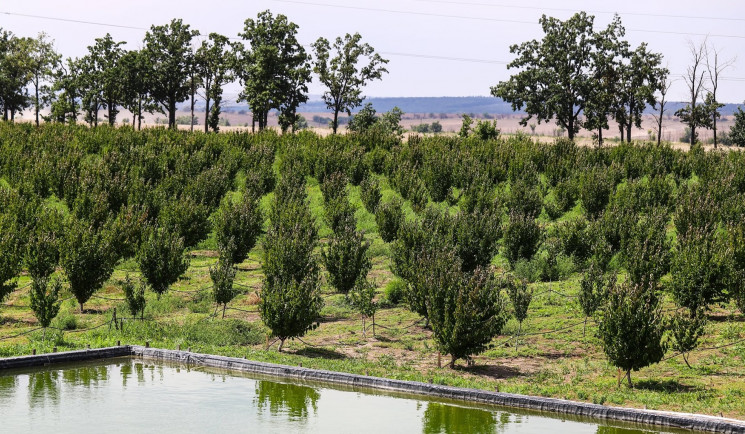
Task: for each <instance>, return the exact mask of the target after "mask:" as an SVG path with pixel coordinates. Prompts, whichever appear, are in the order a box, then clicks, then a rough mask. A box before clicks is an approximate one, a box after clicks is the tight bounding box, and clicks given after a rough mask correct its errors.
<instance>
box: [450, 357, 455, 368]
mask: <svg viewBox="0 0 745 434" xmlns="http://www.w3.org/2000/svg"><path fill="white" fill-rule="evenodd" d="M455 360H456V358H455V356H454V355H452V354H451V355H450V365H449V366H450V369H455Z"/></svg>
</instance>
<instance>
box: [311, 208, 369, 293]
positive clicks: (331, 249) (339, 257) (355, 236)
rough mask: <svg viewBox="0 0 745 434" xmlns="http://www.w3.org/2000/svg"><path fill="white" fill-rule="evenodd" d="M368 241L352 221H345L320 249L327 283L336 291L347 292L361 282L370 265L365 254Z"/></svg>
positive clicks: (365, 276) (363, 280)
mask: <svg viewBox="0 0 745 434" xmlns="http://www.w3.org/2000/svg"><path fill="white" fill-rule="evenodd" d="M369 248H370V243H369V242H368V241H367V240H365V235H364V234H363V233H362V232H358V231H357V230H356V226H355V224H354V222H346V223H345V224H344V225H343V226H340V227H338V228H337V231H335V232H334V234H333V235H332V236H331V238H330V239H329V243H328V245H327V246H326V248H325V249H323V250H322V251H321V259H322V260H323V264H324V266H325V267H326V271H328V274H329V283H331V286H333V287H334V288H335V289H336V290H337V291H338V292H340V293H342V294H347V293H349V291H351V290H352V289H354V288H355V286H356V285H358V284H362V283H364V282H365V279H366V278H367V273H368V271H370V268H371V267H372V262H371V261H370V258H369V256H368V254H367V250H368V249H369Z"/></svg>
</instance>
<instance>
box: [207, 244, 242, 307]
mask: <svg viewBox="0 0 745 434" xmlns="http://www.w3.org/2000/svg"><path fill="white" fill-rule="evenodd" d="M235 273H236V269H235V267H234V266H233V263H231V262H230V261H228V260H225V258H220V259H219V260H218V261H217V264H215V265H214V266H211V267H210V280H212V297H213V299H214V300H215V303H217V304H218V306H219V305H222V317H223V318H225V309H226V308H227V307H228V303H230V302H231V301H232V300H233V299H234V298H235V296H236V295H238V291H236V290H235V289H233V282H234V281H235Z"/></svg>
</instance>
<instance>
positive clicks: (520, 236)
mask: <svg viewBox="0 0 745 434" xmlns="http://www.w3.org/2000/svg"><path fill="white" fill-rule="evenodd" d="M540 239H541V228H540V226H539V225H538V223H537V222H536V221H535V219H534V218H532V217H529V216H524V215H522V214H520V213H516V212H512V213H510V217H509V223H508V224H507V227H506V228H505V230H504V249H505V256H507V260H508V261H509V262H510V264H512V265H514V264H515V263H516V262H517V261H519V260H520V259H527V260H530V258H532V257H533V255H535V253H536V252H537V251H538V242H539V241H540Z"/></svg>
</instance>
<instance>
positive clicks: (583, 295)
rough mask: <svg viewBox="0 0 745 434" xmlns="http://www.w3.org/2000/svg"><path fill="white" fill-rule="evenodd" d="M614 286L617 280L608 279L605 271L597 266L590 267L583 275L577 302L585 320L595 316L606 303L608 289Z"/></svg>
mask: <svg viewBox="0 0 745 434" xmlns="http://www.w3.org/2000/svg"><path fill="white" fill-rule="evenodd" d="M614 285H615V279H614V278H613V277H609V278H606V276H605V273H604V272H603V270H602V269H600V267H598V266H595V265H592V266H590V268H589V269H588V270H587V271H586V272H585V273H584V274H583V275H582V280H580V282H579V294H577V302H578V304H579V306H580V308H581V309H582V313H583V314H584V315H585V318H589V317H592V316H594V315H595V312H597V310H598V308H599V307H600V306H601V305H602V304H603V301H605V299H606V295H607V292H608V289H609V288H612V287H613V286H614Z"/></svg>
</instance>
